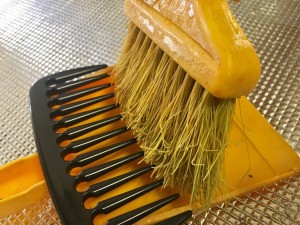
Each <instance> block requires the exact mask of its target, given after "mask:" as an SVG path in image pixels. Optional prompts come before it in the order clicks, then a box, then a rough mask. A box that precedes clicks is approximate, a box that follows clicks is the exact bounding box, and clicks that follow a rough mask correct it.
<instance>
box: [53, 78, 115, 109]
mask: <svg viewBox="0 0 300 225" xmlns="http://www.w3.org/2000/svg"><path fill="white" fill-rule="evenodd" d="M110 86H111V84H110V83H107V84H102V85H99V86H96V87H91V88H86V89H84V90H80V91H73V92H66V93H63V94H60V95H59V96H58V97H56V98H52V99H51V100H50V101H49V103H48V105H49V107H52V106H54V105H60V104H63V103H67V102H70V101H73V100H76V99H78V98H80V97H83V96H86V95H88V94H92V93H94V92H96V91H101V90H103V89H105V88H108V87H110Z"/></svg>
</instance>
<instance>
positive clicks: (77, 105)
mask: <svg viewBox="0 0 300 225" xmlns="http://www.w3.org/2000/svg"><path fill="white" fill-rule="evenodd" d="M112 97H114V93H110V94H106V95H102V96H99V97H95V98H90V99H88V100H83V101H79V102H74V103H70V104H67V105H62V106H60V107H59V108H57V109H54V110H53V111H52V112H51V113H50V118H51V119H53V118H55V117H57V116H64V115H67V114H70V113H73V112H76V111H77V110H80V109H84V108H85V107H88V106H90V105H93V104H96V103H98V102H102V101H104V100H107V99H110V98H112Z"/></svg>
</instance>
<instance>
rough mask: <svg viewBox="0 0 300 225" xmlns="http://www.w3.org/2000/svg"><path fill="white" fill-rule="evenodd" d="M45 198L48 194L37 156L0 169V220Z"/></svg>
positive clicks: (11, 163) (28, 157)
mask: <svg viewBox="0 0 300 225" xmlns="http://www.w3.org/2000/svg"><path fill="white" fill-rule="evenodd" d="M45 197H49V192H48V188H47V185H46V182H45V179H44V175H43V172H42V169H41V166H40V162H39V158H38V155H37V154H33V155H31V156H27V157H25V158H22V159H17V160H15V161H12V162H10V163H8V164H6V165H4V166H1V167H0V218H4V217H6V216H9V215H11V214H13V213H15V212H18V211H20V210H22V209H24V208H26V207H28V206H30V205H32V204H34V203H36V202H38V201H39V200H41V199H42V198H45Z"/></svg>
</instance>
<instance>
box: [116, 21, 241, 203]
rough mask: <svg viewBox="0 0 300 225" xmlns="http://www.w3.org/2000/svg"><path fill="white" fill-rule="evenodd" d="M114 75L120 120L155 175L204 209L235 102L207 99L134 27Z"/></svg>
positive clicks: (217, 174)
mask: <svg viewBox="0 0 300 225" xmlns="http://www.w3.org/2000/svg"><path fill="white" fill-rule="evenodd" d="M114 76H115V80H116V97H117V101H118V102H119V103H120V105H121V109H122V111H123V116H124V120H125V122H126V124H127V126H128V127H129V128H131V129H132V130H133V131H134V133H135V135H136V137H137V139H138V141H139V144H140V146H141V148H142V149H143V150H144V151H145V157H144V160H145V161H146V163H149V164H151V165H155V169H154V171H155V176H156V177H157V178H164V182H165V183H164V185H165V186H170V187H173V188H180V189H181V190H182V191H184V192H185V193H190V194H191V202H192V203H194V202H195V201H200V203H201V204H202V205H208V204H209V203H210V202H211V201H212V199H213V197H214V193H215V190H216V188H217V187H218V184H219V180H220V178H221V171H222V166H223V162H224V150H225V147H226V144H227V140H228V136H229V132H230V127H231V120H232V117H233V113H234V108H235V99H218V98H216V97H214V96H212V95H211V94H209V93H208V92H207V91H206V90H205V89H204V88H203V87H202V86H201V85H200V84H199V83H197V82H196V81H195V80H194V79H193V78H192V77H191V76H189V75H188V74H187V73H186V72H185V71H184V70H183V69H182V68H181V67H180V66H179V65H178V64H177V63H176V62H174V61H173V60H172V59H171V58H170V57H169V56H168V55H167V54H165V53H164V52H163V51H162V50H161V49H160V48H159V47H158V46H157V45H156V44H155V43H154V42H152V41H151V39H149V38H148V37H147V36H146V35H145V34H144V33H143V32H142V31H140V30H139V29H138V28H137V27H136V26H134V25H132V24H131V25H130V27H129V32H128V35H127V39H126V41H125V42H124V47H123V51H122V53H121V56H120V59H119V62H118V64H117V65H116V68H115V73H114Z"/></svg>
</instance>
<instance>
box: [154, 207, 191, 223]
mask: <svg viewBox="0 0 300 225" xmlns="http://www.w3.org/2000/svg"><path fill="white" fill-rule="evenodd" d="M192 215H193V213H192V211H191V210H188V211H185V212H183V213H180V214H178V215H176V216H173V217H171V218H169V219H166V220H164V221H161V222H159V223H156V224H155V225H170V224H172V225H182V224H183V223H184V222H186V221H187V220H188V219H189V218H190V217H191V216H192Z"/></svg>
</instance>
